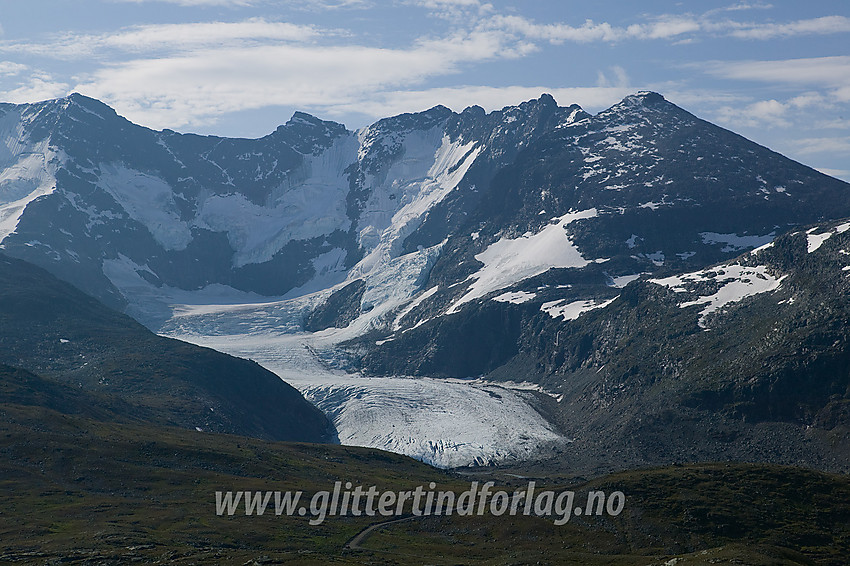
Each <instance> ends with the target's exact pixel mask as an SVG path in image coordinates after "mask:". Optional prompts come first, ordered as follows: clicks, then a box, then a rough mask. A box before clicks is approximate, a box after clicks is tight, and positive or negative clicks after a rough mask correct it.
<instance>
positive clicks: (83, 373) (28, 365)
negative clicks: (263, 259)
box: [0, 256, 333, 442]
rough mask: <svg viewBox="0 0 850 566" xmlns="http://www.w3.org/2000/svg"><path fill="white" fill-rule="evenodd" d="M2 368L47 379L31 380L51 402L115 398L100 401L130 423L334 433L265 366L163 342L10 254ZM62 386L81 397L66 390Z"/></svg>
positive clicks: (250, 432) (275, 433)
mask: <svg viewBox="0 0 850 566" xmlns="http://www.w3.org/2000/svg"><path fill="white" fill-rule="evenodd" d="M0 363H2V364H6V365H8V366H12V367H15V368H21V369H24V370H28V371H30V372H33V373H35V374H37V375H38V376H41V377H40V378H31V379H32V380H33V381H31V383H32V384H33V385H34V387H33V390H34V391H38V390H39V388H41V389H43V395H45V396H48V397H50V396H52V397H55V398H56V399H61V398H63V397H67V398H77V397H80V396H81V395H82V393H81V392H83V391H84V392H88V393H91V394H93V395H95V397H93V398H94V399H98V400H103V399H108V401H104V402H101V401H98V403H94V404H93V405H97V404H105V406H114V407H116V410H115V411H114V414H115V415H118V416H120V417H122V418H125V419H126V418H130V417H135V418H138V419H141V420H143V421H145V422H149V423H156V424H161V425H170V426H179V427H183V428H189V429H193V430H194V429H196V428H199V429H201V430H204V431H215V432H226V433H236V434H243V435H247V436H255V437H258V438H267V439H276V440H302V441H315V442H319V441H322V440H327V439H330V438H332V437H333V432H332V430H330V428H331V425H330V424H329V422H328V421H327V419H326V418H325V417H324V415H323V414H322V413H321V412H320V411H319V410H318V409H316V408H315V407H313V406H312V405H311V404H309V403H308V402H307V401H306V400H304V398H303V397H301V395H300V394H299V393H298V391H296V390H295V389H294V388H292V387H290V386H289V385H287V384H286V383H284V382H283V381H281V380H280V379H279V378H278V377H277V376H276V375H274V374H273V373H271V372H269V371H267V370H265V369H263V368H262V367H260V366H259V365H258V364H256V363H254V362H251V361H248V360H242V359H238V358H234V357H232V356H228V355H226V354H222V353H219V352H216V351H214V350H210V349H207V348H201V347H198V346H194V345H191V344H187V343H185V342H181V341H178V340H172V339H169V338H163V337H161V336H157V335H155V334H153V333H152V332H150V331H149V330H147V329H146V328H145V327H143V326H142V325H140V324H138V323H137V322H136V321H134V320H133V319H131V318H130V317H128V316H126V315H123V314H120V313H118V312H116V311H113V310H111V309H109V308H107V307H106V306H104V305H102V304H101V303H99V302H98V301H96V300H95V299H93V298H92V297H89V296H88V295H86V294H84V293H82V292H81V291H79V290H77V289H76V288H74V287H72V286H71V285H69V284H67V283H65V282H63V281H60V280H58V279H56V278H55V277H53V276H52V275H50V274H49V273H47V272H46V271H44V270H42V269H40V268H38V267H35V266H33V265H31V264H28V263H26V262H23V261H20V260H16V259H12V258H8V257H3V256H0ZM35 380H40V381H38V383H39V384H40V385H38V386H37V387H36V386H35V384H36V381H35ZM60 384H64V385H65V386H67V387H66V391H67V390H68V389H69V388H73V389H75V390H78V391H77V392H75V393H74V394H73V395H69V394H68V393H67V392H63V393H58V391H59V390H60ZM82 404H83V405H85V404H86V403H85V402H83V403H82ZM55 408H58V409H61V408H62V407H55Z"/></svg>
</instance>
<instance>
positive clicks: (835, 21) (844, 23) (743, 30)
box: [728, 16, 850, 40]
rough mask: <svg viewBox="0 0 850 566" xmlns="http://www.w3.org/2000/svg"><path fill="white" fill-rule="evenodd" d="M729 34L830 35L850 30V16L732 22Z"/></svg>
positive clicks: (750, 36) (754, 36) (769, 36)
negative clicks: (790, 20) (768, 21)
mask: <svg viewBox="0 0 850 566" xmlns="http://www.w3.org/2000/svg"><path fill="white" fill-rule="evenodd" d="M728 27H729V28H731V29H730V31H729V35H731V36H733V37H738V38H741V39H762V40H764V39H774V38H777V37H794V36H798V35H830V34H834V33H848V32H850V18H846V17H844V16H824V17H822V18H813V19H809V20H797V21H796V22H790V23H786V24H777V23H767V24H739V23H735V22H730V23H729V24H728Z"/></svg>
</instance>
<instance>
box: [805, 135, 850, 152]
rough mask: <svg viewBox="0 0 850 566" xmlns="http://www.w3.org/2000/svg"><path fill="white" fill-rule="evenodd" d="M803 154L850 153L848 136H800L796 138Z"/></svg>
mask: <svg viewBox="0 0 850 566" xmlns="http://www.w3.org/2000/svg"><path fill="white" fill-rule="evenodd" d="M796 141H797V144H799V149H798V150H797V151H798V152H799V153H801V154H803V155H813V154H823V153H841V154H848V153H850V137H832V138H802V139H798V140H796Z"/></svg>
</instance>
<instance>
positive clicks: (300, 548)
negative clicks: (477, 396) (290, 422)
mask: <svg viewBox="0 0 850 566" xmlns="http://www.w3.org/2000/svg"><path fill="white" fill-rule="evenodd" d="M21 377H22V376H21V375H20V372H15V371H14V370H7V371H6V372H4V374H3V381H4V383H7V382H9V381H11V380H15V379H21ZM26 379H31V378H29V377H27V378H26ZM23 389H25V386H22V387H20V388H19V394H18V396H17V398H16V400H17V401H18V402H21V401H22V400H23V399H22V395H21V393H20V391H23ZM36 396H37V395H36ZM65 409H67V410H69V411H72V412H76V411H77V408H76V407H74V406H69V407H66V408H65ZM486 479H487V478H485V477H481V476H478V477H476V478H475V481H478V482H479V483H482V482H483V481H485V480H486ZM336 481H342V482H347V481H350V482H352V484H354V485H362V486H364V488H366V487H368V486H371V485H375V486H377V488H378V489H379V490H380V491H384V490H393V491H405V490H413V489H415V488H416V487H417V486H420V485H421V486H425V487H426V489H427V487H428V485H429V483H430V482H434V483H435V484H437V485H439V489H442V490H452V491H455V492H456V493H458V494H459V493H461V492H462V491H463V490H467V489H469V487H470V481H469V478H467V477H462V476H459V475H452V474H449V473H447V472H443V471H439V470H435V469H433V468H430V467H428V466H425V465H424V464H421V463H419V462H416V461H414V460H412V459H409V458H406V457H403V456H398V455H394V454H388V453H385V452H380V451H377V450H370V449H361V448H351V447H341V446H336V445H317V444H290V443H278V442H269V441H262V440H256V439H248V438H244V437H238V436H231V435H223V434H214V433H199V432H195V431H186V430H182V429H178V428H165V427H157V426H152V425H148V424H142V423H120V424H119V423H114V422H104V421H101V420H96V419H95V418H91V416H90V414H89V412H85V411H84V412H83V413H82V414H80V413H79V412H78V413H77V414H67V413H63V412H60V411H58V410H54V409H49V408H45V407H43V406H35V405H31V404H30V405H27V404H19V403H10V402H4V403H3V404H2V405H0V487H2V493H3V497H2V509H0V563H4V564H6V563H10V564H55V563H62V564H127V563H132V562H136V563H147V564H154V563H160V564H210V563H216V564H254V563H258V564H284V563H285V564H423V563H426V564H481V565H484V564H629V565H632V564H634V565H638V564H640V565H648V564H659V565H661V564H665V563H666V564H671V562H669V561H670V560H673V559H675V558H681V559H682V560H681V562H672V563H675V564H679V563H681V564H724V563H726V564H759V565H761V564H765V565H767V564H835V565H839V564H845V563H846V562H845V561H844V560H845V557H846V556H847V555H848V553H850V479H848V478H847V477H846V476H836V475H829V474H824V473H820V472H814V471H808V470H803V469H798V468H791V467H779V466H755V465H729V464H715V465H694V466H681V467H670V468H664V469H652V470H638V471H631V472H625V473H621V474H616V475H612V476H606V477H602V478H599V479H596V480H593V481H591V482H589V483H587V482H585V481H584V480H582V481H581V482H575V481H573V482H565V481H564V480H547V479H546V478H536V481H537V484H538V485H537V489H538V490H541V489H555V490H557V491H561V490H563V489H567V488H568V489H571V490H575V491H576V493H577V494H578V495H577V496H576V497H577V499H576V501H577V502H580V501H582V497H583V495H582V494H584V493H585V492H586V491H587V490H602V491H605V492H606V493H613V492H614V491H622V492H623V493H624V494H626V497H627V500H626V506H625V508H624V510H623V511H622V513H620V514H619V515H618V516H616V517H605V516H603V517H595V516H592V517H584V516H580V517H573V518H572V519H571V520H570V521H569V522H568V523H567V524H565V525H562V526H556V525H555V524H554V522H553V520H552V519H551V518H545V517H524V516H516V517H509V516H504V517H492V516H483V517H477V516H471V517H470V516H456V515H455V516H451V517H425V518H419V519H412V520H409V521H406V522H402V523H396V524H392V525H388V526H386V527H384V528H383V529H380V530H377V531H374V532H373V533H371V535H370V536H368V537H367V538H366V539H365V540H362V541H361V542H360V543H359V544H358V545H357V547H356V548H355V549H350V548H347V547H346V543H347V542H348V541H349V540H351V539H352V538H353V537H355V535H357V534H358V533H359V532H361V531H362V530H363V529H365V528H366V527H367V526H369V525H370V524H372V523H373V522H375V521H376V520H377V519H376V518H369V517H362V516H361V517H328V518H327V519H326V520H325V521H324V522H323V523H322V524H321V525H317V526H311V525H310V524H309V521H308V519H309V517H298V516H295V517H287V516H275V515H274V513H273V512H271V511H269V512H267V513H266V514H265V515H263V516H262V517H257V516H254V515H252V516H245V514H244V510H243V509H242V508H241V507H239V508H238V511H237V513H236V514H234V515H233V516H227V515H226V514H225V515H224V516H218V515H217V514H216V503H215V492H216V491H231V490H232V491H237V490H239V491H244V490H250V491H265V490H281V491H286V490H303V491H304V492H305V493H306V494H308V495H312V494H313V493H315V492H316V491H319V490H331V489H332V488H333V484H334V482H336ZM497 481H498V482H499V483H498V485H497V487H496V489H506V490H509V491H513V490H515V489H520V488H525V486H526V485H527V482H528V481H529V480H528V479H527V478H513V479H508V478H503V479H502V480H497ZM271 506H272V507H273V506H274V504H273V503H272V505H271ZM381 520H383V519H381Z"/></svg>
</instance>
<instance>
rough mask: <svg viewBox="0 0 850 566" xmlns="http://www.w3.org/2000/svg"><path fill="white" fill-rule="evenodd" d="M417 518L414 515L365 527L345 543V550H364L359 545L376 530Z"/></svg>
mask: <svg viewBox="0 0 850 566" xmlns="http://www.w3.org/2000/svg"><path fill="white" fill-rule="evenodd" d="M418 518H419V517H417V516H415V515H411V516H409V517H402V518H400V519H393V520H392V521H384V522H383V523H375V524H373V525H369V526H368V527H366V528H365V529H363V530H362V531H360V532H359V533H357V534H356V535H354V537H353V538H352V539H351V540H350V541H348V542H347V543H345V549H346V550H366V549H364V548H361V546H360V544H361V543H363V542H364V541H365V540H366V539H367V538H369V535H371V534H372V533H373V532H375V531H377V530H378V529H382V528H384V527H386V526H388V525H392V524H395V523H403V522H405V521H412V520H413V519H418Z"/></svg>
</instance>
